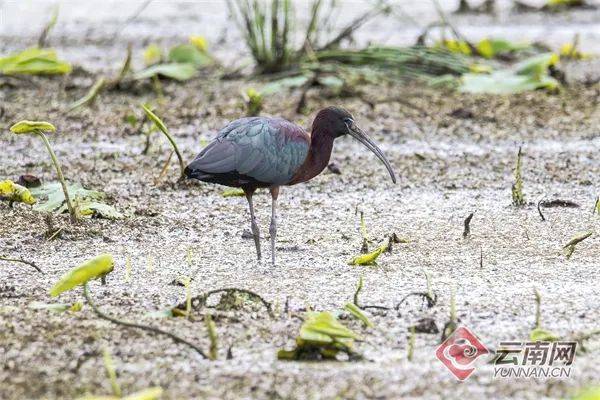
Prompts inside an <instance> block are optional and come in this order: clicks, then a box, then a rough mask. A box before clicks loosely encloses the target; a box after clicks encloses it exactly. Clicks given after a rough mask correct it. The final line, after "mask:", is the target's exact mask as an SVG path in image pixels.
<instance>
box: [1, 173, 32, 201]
mask: <svg viewBox="0 0 600 400" xmlns="http://www.w3.org/2000/svg"><path fill="white" fill-rule="evenodd" d="M0 199H5V200H8V201H14V202H18V203H25V204H28V205H33V204H35V202H36V199H35V198H34V197H33V195H32V194H31V192H30V191H29V189H27V188H26V187H25V186H21V185H19V184H16V183H14V182H13V181H11V180H10V179H8V180H5V181H1V182H0Z"/></svg>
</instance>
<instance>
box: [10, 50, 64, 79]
mask: <svg viewBox="0 0 600 400" xmlns="http://www.w3.org/2000/svg"><path fill="white" fill-rule="evenodd" d="M69 72H71V65H70V64H69V63H67V62H64V61H60V60H58V58H57V57H56V52H55V51H54V50H51V49H39V48H31V49H27V50H24V51H22V52H20V53H16V54H13V55H10V56H8V57H4V58H0V73H3V74H6V75H13V74H32V75H53V74H68V73H69Z"/></svg>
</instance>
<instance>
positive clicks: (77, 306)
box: [29, 301, 83, 313]
mask: <svg viewBox="0 0 600 400" xmlns="http://www.w3.org/2000/svg"><path fill="white" fill-rule="evenodd" d="M29 308H30V309H32V310H48V311H53V312H56V313H62V312H65V311H71V312H77V311H81V309H82V308H83V304H82V303H81V302H79V301H78V302H75V303H73V304H69V303H49V304H47V303H42V302H39V301H34V302H33V303H31V304H29Z"/></svg>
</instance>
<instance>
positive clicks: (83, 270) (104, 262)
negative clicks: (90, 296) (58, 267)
mask: <svg viewBox="0 0 600 400" xmlns="http://www.w3.org/2000/svg"><path fill="white" fill-rule="evenodd" d="M113 268H114V260H113V257H112V255H110V254H100V255H99V256H97V257H94V258H92V259H91V260H88V261H86V262H84V263H83V264H81V265H80V266H78V267H75V268H73V269H71V270H70V271H69V272H67V273H66V274H65V275H63V277H62V278H61V279H60V280H59V281H58V282H57V283H56V284H55V285H54V286H53V287H52V289H50V296H52V297H55V296H58V295H59V294H61V293H62V292H65V291H67V290H71V289H73V288H74V287H76V286H79V285H83V284H85V283H87V282H88V281H89V280H91V279H96V278H100V277H103V276H105V275H106V274H108V273H110V272H111V271H112V270H113Z"/></svg>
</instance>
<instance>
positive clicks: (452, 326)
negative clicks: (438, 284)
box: [442, 286, 458, 342]
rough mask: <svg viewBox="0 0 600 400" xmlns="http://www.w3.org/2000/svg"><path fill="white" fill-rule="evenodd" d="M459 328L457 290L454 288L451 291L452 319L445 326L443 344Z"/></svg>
mask: <svg viewBox="0 0 600 400" xmlns="http://www.w3.org/2000/svg"><path fill="white" fill-rule="evenodd" d="M456 328H458V318H457V316H456V288H455V287H454V286H452V289H451V291H450V319H449V320H448V322H446V325H444V329H443V330H442V342H443V341H445V340H446V338H448V337H449V336H450V335H452V333H453V332H454V331H455V330H456Z"/></svg>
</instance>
